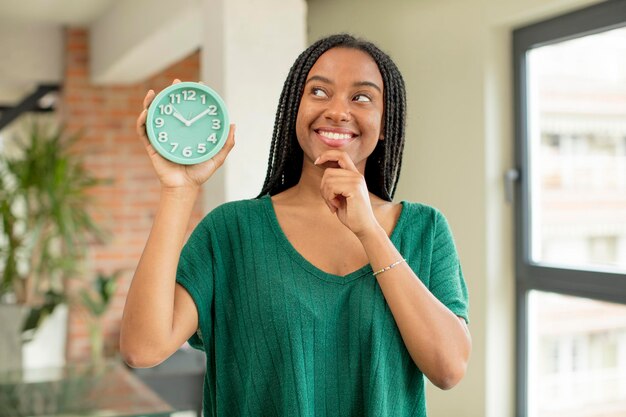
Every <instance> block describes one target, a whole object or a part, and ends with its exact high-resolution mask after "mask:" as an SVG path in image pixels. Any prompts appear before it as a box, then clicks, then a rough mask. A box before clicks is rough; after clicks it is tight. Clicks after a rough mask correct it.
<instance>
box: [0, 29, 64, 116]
mask: <svg viewBox="0 0 626 417" xmlns="http://www.w3.org/2000/svg"><path fill="white" fill-rule="evenodd" d="M0 53H2V59H1V60H0V104H4V105H9V106H12V105H15V104H18V103H19V102H20V101H21V100H22V99H23V97H24V96H25V95H28V94H30V93H32V92H34V91H35V88H36V86H37V85H38V84H43V83H51V84H55V83H60V82H61V78H62V76H63V64H62V62H63V61H62V58H63V35H62V32H61V27H60V26H57V25H53V24H41V23H27V22H13V21H8V20H4V19H0Z"/></svg>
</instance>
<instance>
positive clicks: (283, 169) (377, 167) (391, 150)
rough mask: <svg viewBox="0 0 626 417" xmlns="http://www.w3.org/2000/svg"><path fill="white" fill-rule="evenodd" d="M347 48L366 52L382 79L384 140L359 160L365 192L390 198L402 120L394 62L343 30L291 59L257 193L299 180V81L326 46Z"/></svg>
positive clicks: (398, 76) (272, 191) (402, 106)
mask: <svg viewBox="0 0 626 417" xmlns="http://www.w3.org/2000/svg"><path fill="white" fill-rule="evenodd" d="M337 47H342V48H353V49H358V50H361V51H363V52H365V53H367V54H369V55H370V56H371V57H372V59H374V61H375V62H376V64H377V65H378V69H379V71H380V73H381V75H382V78H383V94H384V125H383V126H384V133H383V137H384V140H379V141H378V144H377V145H376V148H375V149H374V151H373V152H372V154H371V155H370V156H369V157H368V158H367V163H366V164H365V181H366V183H367V187H368V189H369V191H370V192H372V193H374V194H375V195H377V196H378V197H380V198H382V199H384V200H387V201H391V200H392V198H393V195H394V193H395V191H396V186H397V184H398V179H399V177H400V168H401V166H402V150H403V149H404V133H405V119H406V91H405V87H404V80H403V78H402V75H401V74H400V71H399V70H398V68H397V66H396V64H395V63H394V62H393V61H392V60H391V58H389V56H388V55H387V54H385V53H384V52H382V51H381V50H380V49H378V47H377V46H375V45H374V44H372V43H370V42H367V41H365V40H362V39H358V38H355V37H353V36H351V35H348V34H338V35H332V36H328V37H326V38H323V39H320V40H318V41H317V42H315V43H314V44H313V45H311V46H310V47H308V48H307V49H306V50H305V51H304V52H302V53H301V54H300V56H299V57H298V58H297V59H296V61H295V63H294V64H293V66H292V67H291V69H290V70H289V74H288V75H287V80H286V81H285V84H284V86H283V91H282V93H281V95H280V100H279V103H278V109H277V111H276V119H275V122H274V132H273V134H272V144H271V147H270V155H269V161H268V167H267V174H266V177H265V182H264V184H263V189H262V190H261V193H260V194H259V196H258V197H262V196H264V195H266V194H270V195H274V194H278V193H279V192H281V191H284V190H286V189H288V188H291V187H293V186H294V185H296V184H297V183H298V181H299V180H300V175H301V172H302V162H303V157H304V156H303V152H302V149H301V148H300V145H299V144H298V139H297V137H296V117H297V114H298V108H299V106H300V100H301V98H302V94H303V91H304V84H305V81H306V78H307V76H308V74H309V71H310V70H311V68H312V67H313V65H314V64H315V62H316V61H317V60H318V58H319V57H320V56H321V55H322V54H323V53H324V52H326V51H328V50H329V49H331V48H337Z"/></svg>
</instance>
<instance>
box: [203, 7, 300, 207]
mask: <svg viewBox="0 0 626 417" xmlns="http://www.w3.org/2000/svg"><path fill="white" fill-rule="evenodd" d="M202 14H203V16H202V28H203V33H202V42H201V51H202V52H201V69H200V73H201V79H202V80H203V81H204V82H205V83H206V84H207V85H209V86H210V87H211V88H213V89H214V90H216V91H217V92H218V93H219V94H220V95H221V96H222V98H223V99H224V101H225V102H226V105H227V107H228V110H229V114H230V120H231V123H235V124H236V125H237V135H236V145H235V149H234V150H233V151H232V152H231V154H230V155H229V157H228V159H227V162H226V164H225V166H224V167H222V169H221V170H220V171H221V172H220V173H218V174H217V175H216V176H215V177H214V178H212V179H211V180H210V181H208V183H207V184H206V185H205V192H204V193H203V194H204V196H205V199H204V206H205V210H207V211H208V210H210V209H212V208H213V207H215V206H216V205H218V204H220V203H221V202H223V201H232V200H238V199H243V198H251V197H256V195H257V194H258V193H259V191H260V190H261V186H262V184H263V180H264V178H265V172H266V170H267V159H268V156H269V147H270V142H271V137H272V130H273V126H274V116H275V114H276V107H277V104H278V98H279V96H280V92H281V90H282V86H283V83H284V80H285V77H286V76H287V73H288V72H289V68H290V67H291V64H292V63H293V61H294V60H295V58H296V57H297V56H298V54H299V53H300V52H301V51H302V50H303V49H304V47H305V46H306V2H305V1H304V0H268V1H263V2H258V1H253V0H228V1H227V0H203V7H202Z"/></svg>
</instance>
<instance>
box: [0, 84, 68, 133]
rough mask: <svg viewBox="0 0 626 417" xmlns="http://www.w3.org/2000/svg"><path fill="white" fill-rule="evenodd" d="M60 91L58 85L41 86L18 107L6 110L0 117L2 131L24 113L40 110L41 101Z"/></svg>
mask: <svg viewBox="0 0 626 417" xmlns="http://www.w3.org/2000/svg"><path fill="white" fill-rule="evenodd" d="M58 90H59V86H58V85H52V84H50V85H40V86H39V87H37V90H35V92H34V93H32V94H31V95H29V96H27V97H25V98H24V100H22V101H21V103H19V104H18V105H17V106H15V107H8V108H6V109H5V110H4V111H2V115H0V130H2V129H4V128H5V127H6V126H7V125H8V124H9V123H11V122H12V121H13V120H15V119H17V118H18V117H19V116H20V115H21V114H22V113H25V112H31V111H36V110H39V109H40V107H39V99H41V98H42V97H43V96H45V95H46V94H48V93H50V92H53V91H58Z"/></svg>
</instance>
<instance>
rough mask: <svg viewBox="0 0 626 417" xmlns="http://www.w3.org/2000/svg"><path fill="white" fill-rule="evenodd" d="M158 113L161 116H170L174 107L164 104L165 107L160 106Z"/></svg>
mask: <svg viewBox="0 0 626 417" xmlns="http://www.w3.org/2000/svg"><path fill="white" fill-rule="evenodd" d="M159 111H160V112H161V114H167V115H170V114H172V113H173V112H174V107H173V106H172V105H171V104H166V105H163V104H160V105H159Z"/></svg>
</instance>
